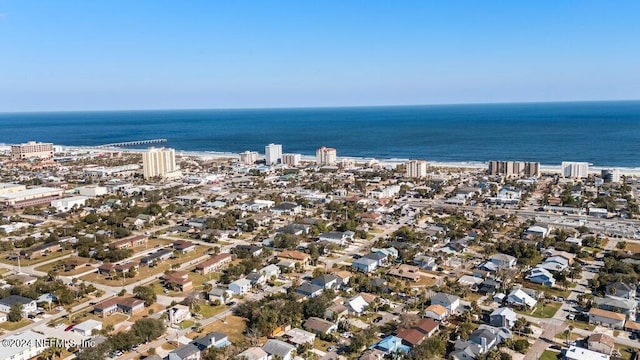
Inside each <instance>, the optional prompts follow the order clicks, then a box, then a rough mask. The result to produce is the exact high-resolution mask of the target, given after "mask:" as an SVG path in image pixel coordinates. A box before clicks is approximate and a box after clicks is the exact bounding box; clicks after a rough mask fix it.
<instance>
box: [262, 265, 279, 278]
mask: <svg viewBox="0 0 640 360" xmlns="http://www.w3.org/2000/svg"><path fill="white" fill-rule="evenodd" d="M260 274H262V275H264V276H265V277H266V278H267V279H271V278H273V277H278V276H279V275H280V268H279V267H278V266H277V265H274V264H271V265H267V266H265V267H263V268H262V269H260Z"/></svg>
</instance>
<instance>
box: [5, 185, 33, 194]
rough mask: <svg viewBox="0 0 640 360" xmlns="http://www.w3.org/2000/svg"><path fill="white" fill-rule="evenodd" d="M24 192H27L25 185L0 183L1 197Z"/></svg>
mask: <svg viewBox="0 0 640 360" xmlns="http://www.w3.org/2000/svg"><path fill="white" fill-rule="evenodd" d="M22 190H27V187H26V186H25V185H20V184H9V183H0V195H4V194H10V193H14V192H18V191H22Z"/></svg>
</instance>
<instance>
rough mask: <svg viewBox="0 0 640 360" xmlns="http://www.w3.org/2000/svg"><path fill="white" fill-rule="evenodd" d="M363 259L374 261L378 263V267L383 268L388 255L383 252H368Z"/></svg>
mask: <svg viewBox="0 0 640 360" xmlns="http://www.w3.org/2000/svg"><path fill="white" fill-rule="evenodd" d="M363 257H364V258H367V259H372V260H375V261H376V262H377V263H378V266H385V265H387V263H388V261H389V255H387V254H385V253H383V252H370V253H368V254H367V255H365V256H363Z"/></svg>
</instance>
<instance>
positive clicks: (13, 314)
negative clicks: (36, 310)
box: [7, 303, 22, 322]
mask: <svg viewBox="0 0 640 360" xmlns="http://www.w3.org/2000/svg"><path fill="white" fill-rule="evenodd" d="M7 318H8V319H9V321H11V322H18V321H20V320H22V304H19V303H18V304H13V305H11V308H10V309H9V315H7Z"/></svg>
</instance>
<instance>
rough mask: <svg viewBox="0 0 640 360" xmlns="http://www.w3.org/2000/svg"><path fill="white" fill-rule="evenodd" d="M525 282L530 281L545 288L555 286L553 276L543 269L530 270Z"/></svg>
mask: <svg viewBox="0 0 640 360" xmlns="http://www.w3.org/2000/svg"><path fill="white" fill-rule="evenodd" d="M527 280H529V281H531V282H532V283H536V284H542V285H546V286H554V285H555V284H556V279H555V278H554V277H553V274H552V273H551V272H549V271H548V270H547V269H543V268H540V267H535V268H533V269H531V271H530V272H529V275H527Z"/></svg>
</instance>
